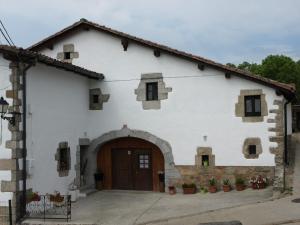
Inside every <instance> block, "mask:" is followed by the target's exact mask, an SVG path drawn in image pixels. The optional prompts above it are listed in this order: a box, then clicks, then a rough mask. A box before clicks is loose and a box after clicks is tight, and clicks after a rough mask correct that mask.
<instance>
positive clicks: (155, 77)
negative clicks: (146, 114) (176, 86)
mask: <svg viewBox="0 0 300 225" xmlns="http://www.w3.org/2000/svg"><path fill="white" fill-rule="evenodd" d="M151 82H157V83H158V99H157V100H155V101H147V98H146V84H147V83H151ZM171 91H172V88H170V87H166V84H165V82H164V81H163V76H162V74H161V73H148V74H142V77H141V81H140V83H139V86H138V88H137V89H135V90H134V93H135V94H136V100H137V101H141V102H142V105H143V109H145V110H147V109H160V107H161V100H164V99H168V93H169V92H171Z"/></svg>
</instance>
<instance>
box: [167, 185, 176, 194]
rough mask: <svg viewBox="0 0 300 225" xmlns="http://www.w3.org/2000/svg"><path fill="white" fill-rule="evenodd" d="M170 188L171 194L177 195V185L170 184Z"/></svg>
mask: <svg viewBox="0 0 300 225" xmlns="http://www.w3.org/2000/svg"><path fill="white" fill-rule="evenodd" d="M168 189H169V194H170V195H175V194H176V188H175V186H173V185H170V186H169V187H168Z"/></svg>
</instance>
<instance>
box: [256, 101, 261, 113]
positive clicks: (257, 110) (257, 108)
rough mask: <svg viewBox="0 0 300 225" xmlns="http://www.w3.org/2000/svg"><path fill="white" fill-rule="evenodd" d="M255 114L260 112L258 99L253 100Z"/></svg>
mask: <svg viewBox="0 0 300 225" xmlns="http://www.w3.org/2000/svg"><path fill="white" fill-rule="evenodd" d="M254 106H255V112H260V111H261V110H260V98H255V100H254Z"/></svg>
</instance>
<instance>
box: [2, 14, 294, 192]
mask: <svg viewBox="0 0 300 225" xmlns="http://www.w3.org/2000/svg"><path fill="white" fill-rule="evenodd" d="M35 52H38V53H39V54H38V53H35ZM0 53H1V55H2V57H1V62H0V63H1V64H3V63H6V64H8V63H9V62H11V63H12V64H13V68H12V70H11V71H10V73H12V76H11V77H12V78H11V82H12V85H13V86H14V87H15V89H14V91H15V92H16V91H17V92H18V96H16V95H13V94H12V93H13V92H14V91H10V90H8V91H7V92H6V96H7V98H11V99H12V100H13V102H12V103H11V104H13V105H14V106H13V107H15V108H14V109H15V110H20V112H23V113H25V114H22V115H23V116H19V117H20V118H23V119H22V121H24V119H26V124H25V126H24V124H23V123H22V122H20V123H19V122H18V120H17V123H16V126H15V127H17V128H14V127H12V126H10V130H11V131H12V139H11V141H8V142H7V143H6V147H7V148H9V149H12V151H15V152H18V154H14V156H15V157H12V158H13V159H1V161H0V162H1V165H5V166H0V169H1V170H11V171H12V179H13V180H12V181H11V182H2V184H1V191H4V192H7V191H8V192H9V191H11V192H14V193H15V192H17V191H18V190H22V187H25V186H24V185H23V183H22V182H18V181H21V180H22V179H23V178H24V174H23V175H22V173H20V174H18V175H16V176H14V174H15V173H19V172H18V171H19V170H21V169H22V163H21V162H23V160H22V159H21V158H22V153H23V149H25V148H27V156H26V159H27V160H26V162H27V166H26V167H27V177H26V180H27V181H26V189H32V190H33V191H35V192H39V193H41V194H45V193H53V192H54V191H55V190H57V191H59V192H61V193H63V194H65V193H67V192H68V186H69V184H70V183H71V182H72V181H73V180H74V179H75V180H76V184H77V185H78V188H80V189H83V188H85V189H88V188H93V187H94V185H95V181H94V174H95V173H96V172H97V171H98V172H99V171H100V172H101V173H102V174H103V185H104V188H105V189H135V190H153V191H159V190H162V189H163V188H164V187H163V186H162V185H163V184H162V182H159V176H158V174H160V173H164V174H165V181H164V184H165V187H168V186H176V187H179V188H180V186H181V184H182V183H183V182H195V183H196V184H197V186H203V185H206V184H207V180H208V179H209V178H210V177H211V176H215V177H217V178H218V181H219V182H221V181H222V179H223V178H229V179H231V180H232V182H234V179H235V178H236V177H242V178H244V179H249V178H250V177H251V176H254V175H263V176H265V177H268V178H270V179H271V181H273V180H274V188H275V189H276V190H283V189H284V182H283V180H284V159H285V154H286V152H287V148H286V137H287V136H288V135H290V134H291V119H290V116H291V111H290V103H289V102H290V100H291V99H292V98H293V96H294V92H295V89H294V86H293V85H288V84H282V83H279V82H276V81H272V80H269V79H266V78H262V77H260V76H256V75H252V74H249V73H247V72H245V71H241V70H237V69H233V68H230V67H228V66H224V65H221V64H218V63H216V62H213V61H210V60H207V59H204V58H202V57H198V56H194V55H191V54H188V53H185V52H181V51H178V50H175V49H171V48H169V47H166V46H162V45H160V44H156V43H152V42H150V41H146V40H143V39H140V38H137V37H133V36H131V35H128V34H125V33H121V32H118V31H115V30H112V29H110V28H107V27H104V26H100V25H98V24H94V23H92V22H89V21H86V20H84V19H83V20H80V21H79V22H77V23H75V24H73V25H71V26H70V27H67V28H65V29H64V30H62V31H60V32H58V33H56V34H54V35H52V36H50V37H48V38H46V39H44V40H42V41H41V42H39V43H37V44H36V45H33V46H32V47H30V48H29V49H27V50H23V49H15V48H10V47H7V46H1V47H0ZM46 56H47V57H46ZM55 59H57V60H55ZM93 71H94V72H93ZM1 72H2V71H1ZM8 72H9V71H8ZM20 72H21V74H20ZM22 73H23V74H26V75H25V77H26V82H25V83H22V81H24V80H23V77H24V76H23V75H22ZM8 74H9V73H4V72H2V73H1V76H2V77H4V76H6V78H4V79H6V80H9V78H8ZM13 77H14V78H15V79H13ZM19 78H20V79H19ZM1 79H3V78H1ZM19 83H21V84H22V85H19ZM2 86H3V85H1V87H2ZM24 102H25V104H24ZM24 106H26V107H24ZM17 117H18V116H17ZM24 129H25V131H26V132H25V133H26V141H25V142H24V141H22V140H23V137H24V136H22V134H24V132H23V133H20V132H19V130H20V131H23V130H24ZM1 148H3V145H2V146H1ZM1 150H2V149H1ZM6 151H7V150H6ZM15 158H17V160H18V158H19V162H20V163H19V165H18V164H16V163H15V162H16V161H17V160H15ZM15 171H17V172H15ZM16 182H17V183H19V184H20V185H18V184H17V183H16Z"/></svg>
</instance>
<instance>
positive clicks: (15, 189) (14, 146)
mask: <svg viewBox="0 0 300 225" xmlns="http://www.w3.org/2000/svg"><path fill="white" fill-rule="evenodd" d="M9 67H10V69H11V75H10V82H11V85H12V89H11V90H7V91H6V97H7V98H10V99H12V105H11V106H9V109H8V111H9V112H10V113H21V112H22V99H21V96H22V90H23V85H22V82H21V78H22V76H23V71H24V68H25V65H24V64H23V63H21V62H11V63H10V65H9ZM9 116H12V115H9ZM13 116H15V125H12V124H9V125H8V130H9V131H10V132H11V140H8V141H7V142H6V144H5V147H6V148H8V149H11V153H12V154H11V159H2V160H1V161H0V165H1V166H0V170H6V171H11V180H10V181H5V180H3V181H1V192H12V194H13V195H12V196H13V197H12V219H13V224H15V223H16V221H17V220H18V219H19V218H20V216H21V211H22V209H21V205H22V204H21V191H22V189H21V185H22V182H20V181H22V170H21V169H20V168H19V160H21V159H22V158H23V153H24V150H23V149H22V138H23V133H22V130H21V120H22V117H21V114H14V115H13ZM6 210H7V207H1V210H0V217H5V216H7V215H3V212H5V211H6ZM1 224H3V225H5V223H1ZM7 224H8V223H7Z"/></svg>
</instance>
